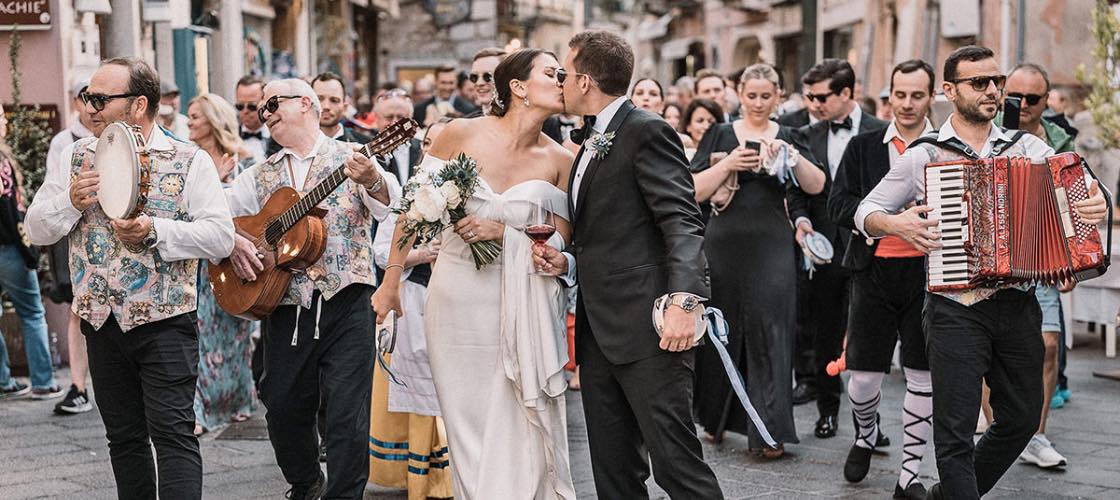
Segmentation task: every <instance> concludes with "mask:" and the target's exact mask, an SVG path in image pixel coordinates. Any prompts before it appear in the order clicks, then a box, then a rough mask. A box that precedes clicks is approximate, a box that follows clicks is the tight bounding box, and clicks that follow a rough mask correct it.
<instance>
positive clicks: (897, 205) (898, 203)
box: [853, 116, 1054, 237]
mask: <svg viewBox="0 0 1120 500" xmlns="http://www.w3.org/2000/svg"><path fill="white" fill-rule="evenodd" d="M950 138H957V139H958V140H960V141H961V142H964V139H961V137H960V136H959V135H958V134H957V131H956V130H954V129H953V116H949V119H948V120H946V121H945V124H944V125H942V126H941V130H939V131H938V133H937V140H938V142H944V141H947V140H949V139H950ZM996 141H1004V142H1010V141H1011V138H1010V137H1008V136H1007V134H1004V133H1003V130H1001V129H1000V128H999V127H997V126H995V125H992V126H991V130H990V131H989V132H988V139H987V140H986V141H984V148H983V149H981V150H980V152H979V154H978V155H977V156H979V157H981V158H987V157H989V156H991V154H992V146H993V145H994V144H995V143H996ZM1019 143H1020V144H1022V145H1023V148H1024V150H1026V153H1027V156H1029V157H1030V158H1031V159H1032V160H1035V161H1039V160H1042V159H1043V158H1045V157H1047V156H1051V155H1053V154H1054V148H1051V147H1050V146H1048V145H1047V144H1046V143H1045V142H1044V141H1043V140H1042V139H1039V138H1038V137H1035V136H1033V135H1031V134H1023V136H1022V137H1021V138H1020V139H1019ZM966 144H967V143H966ZM931 161H933V160H932V158H931V157H930V155H929V152H928V151H926V150H925V149H924V148H910V149H907V150H906V152H905V153H903V154H902V155H901V156H899V157H898V159H897V160H895V162H894V163H893V164H892V165H891V169H890V171H889V172H887V175H886V176H884V177H883V179H882V180H881V181H879V184H878V185H876V186H875V189H872V190H871V192H870V193H868V194H867V196H866V197H865V198H864V199H863V201H862V202H860V204H859V208H857V209H856V215H855V220H854V221H853V222H855V226H856V228H857V229H859V231H860V232H861V233H863V234H864V236H868V235H867V230H866V229H864V225H863V224H864V222H865V221H866V220H867V217H868V216H869V215H871V214H873V213H875V212H885V213H888V214H894V213H897V212H898V211H899V210H901V209H902V208H903V207H904V206H906V204H907V203H910V202H911V201H912V200H917V199H924V198H925V188H926V185H925V182H926V176H925V168H926V164H928V163H930V162H931ZM880 237H881V236H880Z"/></svg>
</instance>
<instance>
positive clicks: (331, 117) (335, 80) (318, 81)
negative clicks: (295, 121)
mask: <svg viewBox="0 0 1120 500" xmlns="http://www.w3.org/2000/svg"><path fill="white" fill-rule="evenodd" d="M311 88H312V89H314V90H315V95H316V96H318V97H319V104H320V105H321V106H322V107H323V112H322V114H320V115H319V130H321V131H322V132H323V134H325V135H326V136H327V137H330V138H331V139H338V140H340V141H342V142H352V143H355V144H365V143H367V142H369V141H370V139H371V138H370V136H368V135H365V134H363V133H361V132H358V131H355V130H354V129H352V128H349V127H344V126H342V117H343V115H345V114H346V108H347V107H348V106H349V105H350V98H349V97H347V95H346V82H343V81H342V77H341V76H339V75H337V74H335V73H332V72H330V71H327V72H325V73H320V74H319V75H318V76H316V77H315V78H314V79H313V80H311Z"/></svg>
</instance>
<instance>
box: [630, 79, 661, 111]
mask: <svg viewBox="0 0 1120 500" xmlns="http://www.w3.org/2000/svg"><path fill="white" fill-rule="evenodd" d="M663 95H664V92H663V91H662V90H661V84H660V83H657V80H654V79H653V78H642V79H640V80H638V81H637V82H636V83H635V84H634V87H633V88H632V89H631V90H630V100H631V101H634V105H636V106H638V107H639V108H642V109H644V110H646V111H649V112H650V113H656V114H661V110H662V109H663V108H664V107H665V99H664V97H663Z"/></svg>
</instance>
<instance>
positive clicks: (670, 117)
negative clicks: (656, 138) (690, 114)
mask: <svg viewBox="0 0 1120 500" xmlns="http://www.w3.org/2000/svg"><path fill="white" fill-rule="evenodd" d="M674 88H676V87H669V89H670V90H672V89H674ZM682 114H684V112H683V111H682V110H681V107H680V105H678V104H676V103H671V102H667V103H665V105H664V106H662V108H661V117H662V118H664V119H665V121H667V122H669V125H671V126H672V127H673V130H680V129H681V115H682Z"/></svg>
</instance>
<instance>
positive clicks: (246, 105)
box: [233, 102, 257, 113]
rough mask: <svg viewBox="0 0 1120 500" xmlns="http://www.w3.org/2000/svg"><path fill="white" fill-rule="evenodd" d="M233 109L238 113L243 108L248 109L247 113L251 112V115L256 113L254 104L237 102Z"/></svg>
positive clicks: (255, 104)
mask: <svg viewBox="0 0 1120 500" xmlns="http://www.w3.org/2000/svg"><path fill="white" fill-rule="evenodd" d="M233 107H234V108H236V109H237V110H238V111H241V110H243V109H245V108H249V111H251V112H253V113H256V112H257V103H255V102H239V103H237V104H234V105H233Z"/></svg>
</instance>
